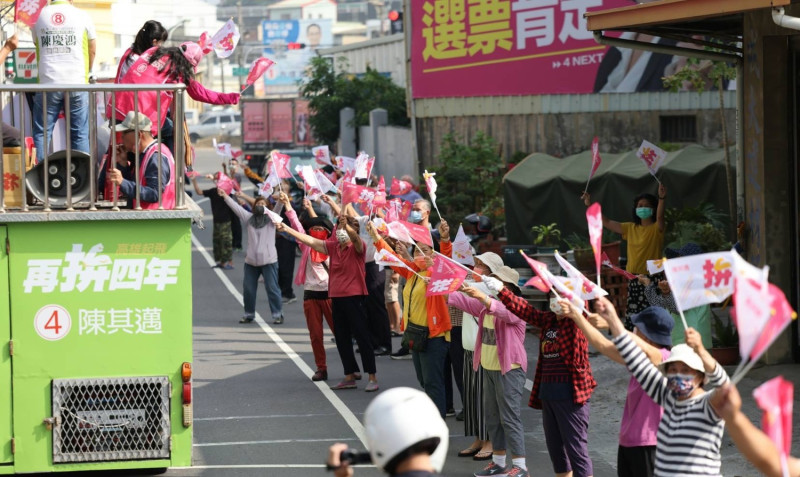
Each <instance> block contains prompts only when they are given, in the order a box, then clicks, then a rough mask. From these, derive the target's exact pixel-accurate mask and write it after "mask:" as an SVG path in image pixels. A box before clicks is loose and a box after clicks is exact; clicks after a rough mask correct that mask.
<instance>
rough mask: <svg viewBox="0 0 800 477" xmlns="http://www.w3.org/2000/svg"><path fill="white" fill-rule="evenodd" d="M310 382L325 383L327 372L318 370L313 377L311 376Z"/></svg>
mask: <svg viewBox="0 0 800 477" xmlns="http://www.w3.org/2000/svg"><path fill="white" fill-rule="evenodd" d="M311 380H312V381H327V380H328V371H325V370H320V369H318V370H317V372H316V373H314V376H311Z"/></svg>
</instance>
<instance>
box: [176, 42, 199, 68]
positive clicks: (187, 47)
mask: <svg viewBox="0 0 800 477" xmlns="http://www.w3.org/2000/svg"><path fill="white" fill-rule="evenodd" d="M181 50H182V51H183V56H184V57H185V58H186V59H187V60H189V63H191V64H192V66H197V64H198V63H200V60H202V59H203V49H202V48H201V47H200V45H198V44H197V43H195V42H193V41H187V42H185V43H181Z"/></svg>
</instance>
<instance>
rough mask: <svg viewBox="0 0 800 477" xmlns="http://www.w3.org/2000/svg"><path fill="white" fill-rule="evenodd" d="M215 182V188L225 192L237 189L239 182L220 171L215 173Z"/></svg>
mask: <svg viewBox="0 0 800 477" xmlns="http://www.w3.org/2000/svg"><path fill="white" fill-rule="evenodd" d="M215 182H216V183H217V188H218V189H222V190H223V191H225V193H226V194H230V193H231V191H233V190H234V189H235V190H239V184H238V183H237V182H236V181H235V180H233V179H231V178H230V177H228V176H227V175H226V174H224V173H222V172H218V173H217V174H216V180H215Z"/></svg>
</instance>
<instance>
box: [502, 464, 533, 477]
mask: <svg viewBox="0 0 800 477" xmlns="http://www.w3.org/2000/svg"><path fill="white" fill-rule="evenodd" d="M506 475H507V476H508V477H531V474H529V473H528V471H527V470H525V469H523V468H522V467H520V466H518V465H512V466H511V469H509V470H508V474H506Z"/></svg>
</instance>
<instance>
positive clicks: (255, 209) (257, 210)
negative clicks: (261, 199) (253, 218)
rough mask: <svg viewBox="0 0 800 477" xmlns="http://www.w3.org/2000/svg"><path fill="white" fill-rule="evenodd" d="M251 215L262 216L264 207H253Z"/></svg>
mask: <svg viewBox="0 0 800 477" xmlns="http://www.w3.org/2000/svg"><path fill="white" fill-rule="evenodd" d="M253 214H254V215H264V206H263V205H257V206H255V207H253Z"/></svg>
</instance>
